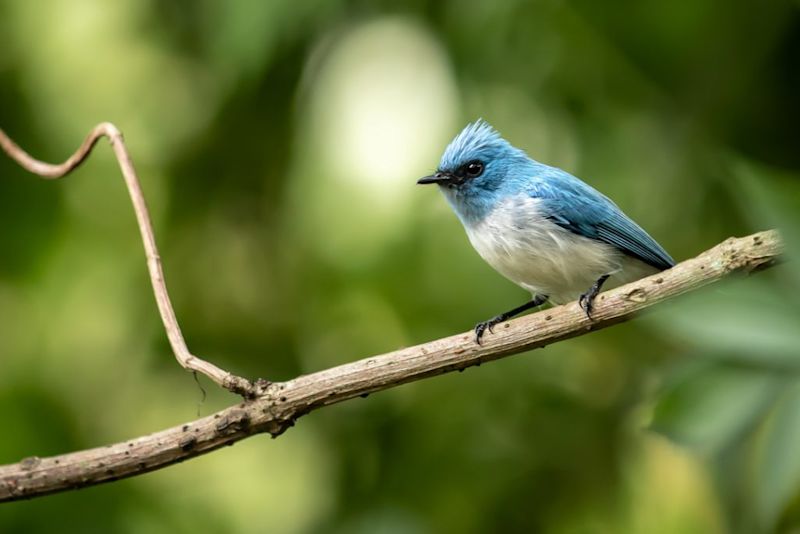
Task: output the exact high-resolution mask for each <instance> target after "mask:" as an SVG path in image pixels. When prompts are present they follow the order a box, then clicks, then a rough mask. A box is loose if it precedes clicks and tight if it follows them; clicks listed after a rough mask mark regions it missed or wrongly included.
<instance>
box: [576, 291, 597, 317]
mask: <svg viewBox="0 0 800 534" xmlns="http://www.w3.org/2000/svg"><path fill="white" fill-rule="evenodd" d="M596 296H597V294H594V295H593V294H592V291H591V290H590V291H587V292H586V293H584V294H583V295H581V296H580V298H578V306H580V307H581V309H582V310H583V311H584V312H585V313H586V317H587V318H588V319H589V320H591V319H592V312H593V311H594V298H595V297H596Z"/></svg>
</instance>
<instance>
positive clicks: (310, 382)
mask: <svg viewBox="0 0 800 534" xmlns="http://www.w3.org/2000/svg"><path fill="white" fill-rule="evenodd" d="M782 248H783V246H782V243H781V240H780V236H779V235H778V232H776V231H775V230H769V231H766V232H760V233H757V234H753V235H750V236H747V237H742V238H730V239H728V240H726V241H725V242H723V243H720V244H719V245H717V246H715V247H714V248H712V249H710V250H708V251H706V252H704V253H703V254H701V255H700V256H698V257H696V258H694V259H690V260H687V261H684V262H682V263H680V264H678V265H676V266H675V267H673V268H672V269H670V270H668V271H664V272H662V273H658V274H656V275H653V276H650V277H649V278H645V279H642V280H639V281H637V282H633V283H631V284H628V285H626V286H623V287H619V288H617V289H614V290H611V291H607V292H605V293H601V294H600V295H599V296H598V298H597V300H596V301H595V311H594V319H593V320H591V321H590V320H589V319H587V318H586V315H585V314H584V312H583V310H582V309H581V308H580V307H579V306H578V304H577V303H576V302H572V303H570V304H565V305H563V306H558V307H556V308H552V309H548V310H544V311H541V312H538V313H534V314H531V315H528V316H525V317H521V318H519V319H516V320H514V321H511V322H507V323H503V324H501V325H498V328H497V329H496V333H495V334H493V335H488V336H486V337H485V338H484V340H483V345H478V344H476V343H475V341H474V333H473V332H471V331H470V332H467V333H464V334H459V335H456V336H451V337H448V338H443V339H439V340H436V341H431V342H430V343H425V344H423V345H417V346H415V347H409V348H405V349H401V350H397V351H394V352H390V353H387V354H383V355H380V356H373V357H371V358H366V359H363V360H359V361H356V362H353V363H349V364H346V365H341V366H338V367H333V368H331V369H327V370H324V371H319V372H317V373H313V374H310V375H304V376H300V377H298V378H295V379H293V380H289V381H287V382H281V383H272V384H269V385H267V386H265V387H264V389H263V391H262V392H261V393H260V394H259V396H258V397H257V398H255V399H253V400H249V401H245V402H243V403H240V404H237V405H235V406H231V407H229V408H227V409H225V410H222V411H220V412H217V413H216V414H214V415H211V416H208V417H204V418H202V419H198V420H196V421H192V422H190V423H187V424H184V425H182V426H177V427H173V428H170V429H167V430H164V431H161V432H158V433H156V434H151V435H149V436H143V437H140V438H136V439H133V440H131V441H126V442H123V443H117V444H114V445H109V446H106V447H101V448H96V449H89V450H85V451H80V452H74V453H70V454H64V455H61V456H54V457H50V458H37V457H30V458H26V459H24V460H22V461H20V462H19V463H16V464H12V465H6V466H0V502H2V501H11V500H18V499H25V498H31V497H35V496H40V495H46V494H48V493H54V492H57V491H63V490H66V489H75V488H81V487H84V486H91V485H95V484H100V483H103V482H109V481H112V480H116V479H120V478H126V477H131V476H135V475H138V474H141V473H145V472H148V471H153V470H156V469H160V468H162V467H166V466H168V465H171V464H174V463H177V462H180V461H183V460H185V459H187V458H191V457H194V456H197V455H200V454H204V453H207V452H210V451H213V450H215V449H218V448H220V447H222V446H224V445H231V444H233V443H235V442H237V441H239V440H241V439H244V438H246V437H248V436H251V435H253V434H259V433H264V432H268V433H270V434H271V435H272V436H273V437H276V436H278V435H280V434H281V433H283V432H284V431H285V430H286V429H288V428H289V427H291V426H292V425H293V424H294V422H295V421H296V420H297V418H299V417H301V416H302V415H304V414H306V413H308V412H310V411H311V410H315V409H317V408H320V407H323V406H328V405H331V404H336V403H339V402H342V401H345V400H348V399H352V398H354V397H357V396H363V395H366V394H368V393H372V392H375V391H381V390H385V389H389V388H393V387H396V386H398V385H400V384H404V383H406V382H412V381H415V380H420V379H422V378H425V377H429V376H435V375H440V374H444V373H448V372H452V371H455V370H461V369H464V368H466V367H470V366H472V365H479V364H481V363H483V362H488V361H491V360H496V359H499V358H502V357H504V356H509V355H511V354H516V353H519V352H523V351H526V350H531V349H535V348H543V347H545V346H547V345H549V344H551V343H555V342H558V341H561V340H564V339H568V338H571V337H576V336H580V335H584V334H586V333H588V332H590V331H592V330H599V329H601V328H605V327H607V326H610V325H613V324H615V323H619V322H622V321H625V320H627V319H630V318H631V317H633V316H634V315H635V314H637V313H638V312H641V311H642V310H644V309H646V308H649V307H650V306H653V305H655V304H658V303H660V302H663V301H665V300H667V299H670V298H673V297H676V296H678V295H681V294H683V293H686V292H689V291H693V290H695V289H698V288H700V287H702V286H705V285H708V284H711V283H713V282H716V281H718V280H721V279H723V278H725V277H727V276H729V275H731V274H733V273H745V274H749V273H751V272H754V271H757V270H760V269H764V268H767V267H770V266H772V265H774V264H775V263H777V261H778V260H779V256H780V254H781V253H782Z"/></svg>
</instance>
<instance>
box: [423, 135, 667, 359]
mask: <svg viewBox="0 0 800 534" xmlns="http://www.w3.org/2000/svg"><path fill="white" fill-rule="evenodd" d="M417 183H418V184H437V185H438V186H439V189H441V191H442V192H443V193H444V196H445V197H446V198H447V200H448V202H449V203H450V205H451V206H452V208H453V210H454V211H455V212H456V215H457V216H458V218H459V219H460V220H461V223H462V224H463V225H464V229H465V230H466V232H467V236H468V237H469V240H470V243H472V246H473V247H475V250H477V251H478V254H480V255H481V257H482V258H483V259H484V260H485V261H486V262H487V263H488V264H489V265H491V266H492V267H493V268H494V269H495V270H497V271H498V272H499V273H500V274H502V275H503V276H505V277H506V278H508V279H509V280H511V281H512V282H514V283H515V284H517V285H518V286H520V287H522V288H523V289H525V290H527V291H529V292H530V293H531V295H532V300H531V301H529V302H527V303H525V304H523V305H522V306H519V307H517V308H514V309H513V310H510V311H507V312H505V313H501V314H500V315H498V316H496V317H493V318H491V319H489V320H488V321H483V322H480V323H478V324H477V326H476V327H475V336H476V341H477V342H478V343H479V344H480V342H481V338H482V337H483V334H484V332H485V331H486V330H487V329H488V330H489V331H490V332H492V329H493V327H494V326H495V325H497V324H499V323H501V322H503V321H506V320H508V319H510V318H511V317H514V316H515V315H517V314H519V313H522V312H523V311H525V310H529V309H531V308H533V307H536V306H540V305H542V304H544V303H545V302H548V301H549V302H551V303H554V304H564V303H566V302H571V301H573V300H575V299H578V302H579V304H580V306H581V308H583V310H584V311H585V312H586V315H587V316H588V317H589V318H590V319H591V317H592V309H593V302H594V299H595V297H597V294H598V293H599V292H600V289H601V288H602V287H603V284H604V283H605V282H606V281H608V280H609V279H611V280H610V283H613V284H614V285H621V284H625V283H628V282H632V281H634V280H638V279H639V278H643V277H645V276H648V275H650V274H653V273H656V272H658V271H663V270H665V269H669V268H670V267H672V266H673V265H675V261H674V260H673V259H672V258H671V257H670V255H669V254H667V252H666V251H665V250H664V249H663V248H662V247H661V245H659V244H658V243H656V241H655V240H654V239H653V238H652V237H650V236H649V235H648V234H647V232H645V231H644V230H642V228H641V227H640V226H639V225H637V224H636V223H635V222H633V221H632V220H631V219H630V218H629V217H628V216H627V215H625V214H624V213H622V211H621V210H620V209H619V208H618V207H617V205H616V204H614V202H612V201H611V200H610V199H609V198H608V197H606V196H605V195H603V194H602V193H600V192H598V191H597V190H595V189H594V188H592V187H591V186H589V185H588V184H586V183H584V182H582V181H581V180H579V179H578V178H576V177H574V176H572V175H571V174H569V173H567V172H565V171H562V170H561V169H557V168H555V167H550V166H549V165H545V164H543V163H539V162H537V161H534V160H533V159H531V158H530V157H528V155H527V154H526V153H525V152H523V151H522V150H520V149H518V148H516V147H514V146H512V145H511V144H510V143H509V142H508V141H506V140H505V139H503V138H502V137H501V136H500V134H499V133H498V132H497V131H496V130H495V129H494V128H492V127H491V126H490V125H489V124H488V123H486V122H484V121H483V120H478V121H476V122H473V123H471V124H468V125H467V127H466V128H464V129H463V130H462V131H461V133H459V134H458V135H457V136H456V137H455V139H453V141H451V142H450V144H449V145H448V147H447V148H446V149H445V151H444V155H442V159H441V161H440V162H439V167H438V169H437V171H436V173H435V174H433V175H431V176H426V177H424V178H421V179H420V180H419V181H418V182H417Z"/></svg>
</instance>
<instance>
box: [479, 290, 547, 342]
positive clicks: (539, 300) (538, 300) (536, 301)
mask: <svg viewBox="0 0 800 534" xmlns="http://www.w3.org/2000/svg"><path fill="white" fill-rule="evenodd" d="M545 302H547V297H546V296H545V295H536V297H534V298H533V300H531V301H530V302H526V303H525V304H523V305H522V306H518V307H516V308H514V309H513V310H509V311H507V312H505V313H501V314H500V315H498V316H496V317H492V318H491V319H489V320H488V321H483V322H481V323H478V324H477V325H475V342H476V343H478V345H480V344H481V337H483V333H484V332H485V331H486V329H487V328H488V329H489V332H492V333H494V327H495V326H496V325H498V324H500V323H502V322H503V321H507V320H509V319H511V318H512V317H514V316H515V315H519V314H520V313H522V312H524V311H525V310H530V309H531V308H535V307H536V306H541V305H542V304H544V303H545Z"/></svg>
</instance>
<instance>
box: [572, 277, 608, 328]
mask: <svg viewBox="0 0 800 534" xmlns="http://www.w3.org/2000/svg"><path fill="white" fill-rule="evenodd" d="M609 276H611V275H610V274H604V275H603V276H601V277H600V278H598V279H597V281H596V282H595V283H594V284H592V287H590V288H589V290H588V291H587V292H586V293H584V294H583V295H581V296H580V298H579V299H578V305H579V306H580V307H581V308H583V311H585V312H586V317H588V318H589V319H591V318H592V311H593V310H594V299H595V297H597V294H598V293H600V288H602V287H603V284H604V283H605V282H606V280H608V277H609Z"/></svg>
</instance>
